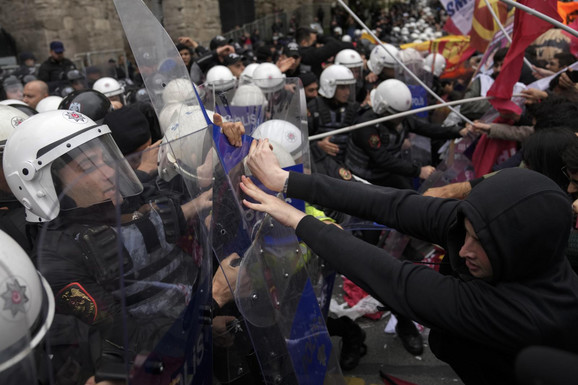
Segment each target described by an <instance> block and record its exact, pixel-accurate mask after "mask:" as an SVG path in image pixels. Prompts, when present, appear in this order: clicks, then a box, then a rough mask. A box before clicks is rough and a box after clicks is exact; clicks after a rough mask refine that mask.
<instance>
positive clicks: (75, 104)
mask: <svg viewBox="0 0 578 385" xmlns="http://www.w3.org/2000/svg"><path fill="white" fill-rule="evenodd" d="M68 109H69V110H70V111H76V112H80V111H81V109H82V106H81V105H80V103H78V102H72V103H70V106H68Z"/></svg>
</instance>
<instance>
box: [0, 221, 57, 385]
mask: <svg viewBox="0 0 578 385" xmlns="http://www.w3.org/2000/svg"><path fill="white" fill-rule="evenodd" d="M0 242H1V243H2V249H3V250H2V252H1V253H0V254H1V255H0V303H1V307H0V309H1V310H0V326H1V328H2V334H1V335H0V383H2V384H7V385H16V384H36V383H41V381H47V377H46V376H45V375H44V373H43V371H42V368H43V366H45V365H46V363H47V361H48V354H47V352H46V350H45V346H44V337H45V335H46V333H47V331H48V329H49V327H50V325H51V323H52V321H53V318H54V308H55V305H54V297H53V295H52V291H51V290H50V286H49V285H48V283H47V282H46V280H45V279H44V278H43V277H42V276H41V275H40V274H38V272H37V271H36V267H35V266H34V265H33V264H32V262H31V260H30V259H29V257H28V255H27V254H26V252H25V251H24V250H23V249H22V248H21V247H20V246H19V245H18V244H17V243H16V241H14V240H13V239H12V238H11V237H10V236H8V235H7V234H6V233H4V232H2V231H0Z"/></svg>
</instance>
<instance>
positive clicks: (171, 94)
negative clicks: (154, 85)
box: [163, 79, 196, 105]
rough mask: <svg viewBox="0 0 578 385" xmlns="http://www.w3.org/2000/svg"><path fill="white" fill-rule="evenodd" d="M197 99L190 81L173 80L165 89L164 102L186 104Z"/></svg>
mask: <svg viewBox="0 0 578 385" xmlns="http://www.w3.org/2000/svg"><path fill="white" fill-rule="evenodd" d="M191 99H193V100H194V99H196V95H195V90H194V85H193V83H192V82H191V81H190V80H189V79H173V80H171V81H170V82H169V83H168V84H167V86H166V87H165V88H164V89H163V102H164V103H165V105H166V104H170V103H184V102H186V101H188V100H191Z"/></svg>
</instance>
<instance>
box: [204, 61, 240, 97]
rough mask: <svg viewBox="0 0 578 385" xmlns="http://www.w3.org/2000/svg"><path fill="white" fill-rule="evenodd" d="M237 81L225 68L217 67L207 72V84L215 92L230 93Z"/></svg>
mask: <svg viewBox="0 0 578 385" xmlns="http://www.w3.org/2000/svg"><path fill="white" fill-rule="evenodd" d="M236 81H237V78H236V77H235V75H233V73H232V72H231V70H230V69H228V68H227V67H225V66H221V65H217V66H214V67H212V68H211V69H210V70H209V72H207V79H206V83H207V85H208V86H209V88H210V89H212V90H215V91H228V90H230V89H231V88H233V87H234V86H235V82H236Z"/></svg>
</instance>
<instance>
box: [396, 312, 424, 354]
mask: <svg viewBox="0 0 578 385" xmlns="http://www.w3.org/2000/svg"><path fill="white" fill-rule="evenodd" d="M395 316H396V318H397V325H395V332H396V333H397V336H398V337H399V339H400V340H401V342H402V343H403V347H404V348H405V350H407V351H408V352H409V353H411V354H413V355H414V356H421V355H422V354H423V338H422V336H421V334H420V332H419V330H417V327H416V326H415V324H414V323H413V321H412V320H410V319H409V318H406V317H403V316H400V315H397V314H396V315H395Z"/></svg>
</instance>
